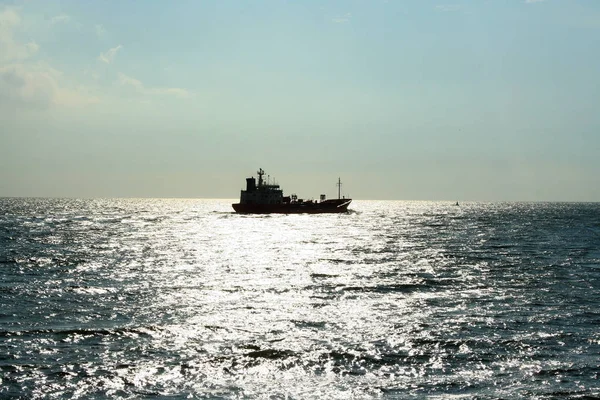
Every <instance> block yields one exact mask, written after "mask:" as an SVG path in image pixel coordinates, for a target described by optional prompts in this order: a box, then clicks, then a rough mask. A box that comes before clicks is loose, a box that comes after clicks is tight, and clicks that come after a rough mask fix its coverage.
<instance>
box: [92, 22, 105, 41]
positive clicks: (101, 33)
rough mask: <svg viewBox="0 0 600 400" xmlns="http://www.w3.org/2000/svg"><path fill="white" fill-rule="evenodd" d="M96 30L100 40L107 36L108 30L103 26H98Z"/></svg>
mask: <svg viewBox="0 0 600 400" xmlns="http://www.w3.org/2000/svg"><path fill="white" fill-rule="evenodd" d="M94 29H95V30H96V36H97V37H98V38H99V39H100V38H102V37H103V36H104V35H106V29H104V26H102V25H101V24H97V25H96V26H95V27H94Z"/></svg>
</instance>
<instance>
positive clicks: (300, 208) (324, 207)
mask: <svg viewBox="0 0 600 400" xmlns="http://www.w3.org/2000/svg"><path fill="white" fill-rule="evenodd" d="M264 175H265V171H263V170H262V168H261V169H259V170H258V182H256V179H254V177H251V178H246V189H245V190H242V191H241V192H240V202H239V203H235V204H232V205H231V206H232V207H233V209H234V210H235V211H236V212H238V213H247V214H302V213H305V214H322V213H343V212H347V211H348V206H349V205H350V202H352V199H347V198H343V197H342V198H341V193H340V190H341V186H342V182H341V180H340V179H338V184H337V185H338V198H337V199H329V200H325V195H324V194H322V195H321V196H320V197H321V199H320V201H319V202H317V201H313V200H308V201H304V200H302V199H299V198H298V196H296V195H295V194H292V195H291V196H284V195H283V191H282V190H281V188H280V187H279V185H278V184H276V183H269V180H268V179H267V182H265V180H264V179H263V176H264Z"/></svg>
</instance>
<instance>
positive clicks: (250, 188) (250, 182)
mask: <svg viewBox="0 0 600 400" xmlns="http://www.w3.org/2000/svg"><path fill="white" fill-rule="evenodd" d="M255 190H256V179H254V178H246V191H247V192H254V191H255Z"/></svg>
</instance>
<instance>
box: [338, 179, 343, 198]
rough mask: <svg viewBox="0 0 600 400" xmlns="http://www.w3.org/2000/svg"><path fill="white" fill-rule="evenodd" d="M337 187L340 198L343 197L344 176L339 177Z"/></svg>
mask: <svg viewBox="0 0 600 400" xmlns="http://www.w3.org/2000/svg"><path fill="white" fill-rule="evenodd" d="M337 187H338V199H341V198H342V197H341V196H340V193H341V191H342V178H338V182H337Z"/></svg>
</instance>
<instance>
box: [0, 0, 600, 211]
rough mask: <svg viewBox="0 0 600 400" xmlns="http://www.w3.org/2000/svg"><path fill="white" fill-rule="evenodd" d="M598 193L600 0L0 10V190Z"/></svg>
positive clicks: (477, 196)
mask: <svg viewBox="0 0 600 400" xmlns="http://www.w3.org/2000/svg"><path fill="white" fill-rule="evenodd" d="M259 167H262V168H264V169H265V170H266V171H267V173H269V174H271V176H272V177H274V178H276V179H277V181H278V182H279V183H280V184H281V185H282V188H283V189H284V191H285V192H286V193H290V192H296V193H298V194H299V195H300V196H303V197H317V196H318V195H319V194H320V193H322V192H325V193H328V194H329V195H330V196H332V195H334V194H335V193H336V187H335V182H336V180H337V178H338V177H339V176H341V177H342V180H343V181H344V182H345V185H344V191H345V192H346V194H347V195H350V196H352V197H354V198H357V199H407V200H409V199H414V200H577V201H600V1H598V0H587V1H584V0H581V1H577V0H562V1H561V0H535V1H534V0H529V1H526V0H496V1H492V0H488V1H486V0H472V1H466V0H465V1H449V2H442V1H427V0H418V1H417V0H415V1H393V0H389V1H375V0H372V1H366V0H363V1H325V2H323V1H299V0H296V1H227V0H224V1H222V0H219V1H216V0H215V1H197V0H188V1H183V0H178V1H163V0H154V1H152V0H146V1H141V0H137V1H95V0H93V1H92V0H88V1H84V0H66V1H51V0H48V1H42V0H40V1H25V0H22V1H2V0H0V196H69V197H79V196H81V197H96V196H102V197H113V196H126V197H138V196H139V197H224V198H236V197H238V196H239V190H240V189H241V188H242V187H243V186H244V184H245V178H246V177H247V176H249V175H251V174H253V173H254V172H255V171H256V170H257V169H258V168H259Z"/></svg>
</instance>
